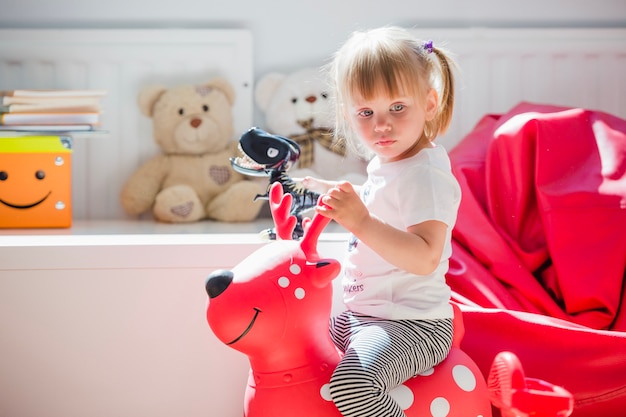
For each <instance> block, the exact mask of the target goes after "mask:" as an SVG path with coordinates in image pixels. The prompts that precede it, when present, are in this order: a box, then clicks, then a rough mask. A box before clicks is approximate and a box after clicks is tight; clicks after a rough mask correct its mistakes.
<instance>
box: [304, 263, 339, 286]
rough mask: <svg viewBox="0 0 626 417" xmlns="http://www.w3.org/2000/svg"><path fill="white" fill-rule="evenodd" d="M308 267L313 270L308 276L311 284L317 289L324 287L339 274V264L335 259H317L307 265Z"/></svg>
mask: <svg viewBox="0 0 626 417" xmlns="http://www.w3.org/2000/svg"><path fill="white" fill-rule="evenodd" d="M308 267H309V268H314V269H315V271H311V273H310V274H309V276H310V277H311V283H312V284H313V285H314V286H316V287H318V288H321V287H324V286H326V285H327V284H328V283H329V282H331V281H332V280H333V279H335V277H336V276H337V275H339V272H341V264H340V263H339V261H338V260H336V259H319V260H318V261H316V262H312V263H309V264H308Z"/></svg>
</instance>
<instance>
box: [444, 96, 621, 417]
mask: <svg viewBox="0 0 626 417" xmlns="http://www.w3.org/2000/svg"><path fill="white" fill-rule="evenodd" d="M450 157H451V160H452V165H453V170H454V173H455V175H456V176H457V178H458V179H459V182H460V183H461V187H462V189H463V199H462V202H461V208H460V211H459V218H458V221H457V225H456V227H455V230H454V233H453V244H454V252H453V257H452V259H451V268H450V273H449V274H448V282H449V284H450V286H451V287H452V289H453V291H454V293H455V298H456V299H457V301H458V302H459V303H460V304H461V307H462V309H463V310H464V312H465V313H466V314H465V315H464V317H465V325H466V336H465V339H464V342H463V349H464V350H465V351H466V352H468V353H469V355H470V356H472V358H474V359H475V360H476V361H477V362H478V364H479V366H480V367H481V370H483V372H484V373H485V375H486V374H487V372H488V369H489V366H490V365H491V361H492V360H493V358H494V357H495V354H497V353H498V352H499V351H502V350H510V351H512V352H514V353H516V354H517V355H518V357H519V358H520V360H521V361H522V365H523V366H524V368H525V370H526V375H527V376H528V377H532V378H540V379H544V380H546V381H548V382H551V383H555V384H557V385H562V386H564V387H565V388H567V389H569V390H570V391H571V392H572V394H574V397H575V401H576V406H575V411H574V414H573V416H575V417H582V416H585V417H586V416H589V417H591V416H598V415H602V416H604V417H607V416H615V417H617V416H622V415H624V414H623V413H624V411H623V410H626V333H625V332H626V308H621V307H622V304H623V300H624V298H625V297H626V285H624V281H625V278H626V273H625V270H626V121H624V120H621V119H619V118H617V117H614V116H611V115H609V114H606V113H602V112H597V111H590V110H584V109H572V108H563V107H555V106H548V105H536V104H529V103H522V104H520V105H518V106H516V107H515V108H514V109H512V110H511V111H510V112H508V113H507V114H504V115H487V116H485V117H484V118H483V119H482V120H481V121H480V122H479V123H478V124H477V126H476V127H475V129H474V130H473V131H472V132H470V134H468V135H467V136H466V137H465V138H464V139H463V140H462V141H461V143H460V144H459V145H457V147H455V148H454V149H453V150H452V151H451V152H450Z"/></svg>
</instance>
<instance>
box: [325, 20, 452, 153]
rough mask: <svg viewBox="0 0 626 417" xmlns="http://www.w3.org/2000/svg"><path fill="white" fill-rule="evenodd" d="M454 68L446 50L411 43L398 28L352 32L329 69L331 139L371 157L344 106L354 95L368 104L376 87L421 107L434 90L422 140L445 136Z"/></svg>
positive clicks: (416, 40) (450, 103) (409, 38)
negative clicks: (433, 108) (412, 98)
mask: <svg viewBox="0 0 626 417" xmlns="http://www.w3.org/2000/svg"><path fill="white" fill-rule="evenodd" d="M431 56H436V57H437V59H436V60H434V59H431ZM454 65H455V64H454V61H453V60H452V59H451V58H450V57H449V55H448V53H447V52H446V51H444V50H443V49H441V48H438V47H437V48H435V47H433V46H432V43H431V42H424V41H421V40H419V39H416V38H415V37H414V36H412V35H411V33H410V32H409V31H408V30H406V29H403V28H399V27H383V28H378V29H372V30H369V31H366V32H354V33H353V34H352V36H351V37H350V38H349V39H348V40H347V41H346V43H344V44H343V46H342V47H341V48H340V49H339V50H338V51H337V52H336V53H335V55H334V57H333V60H332V61H331V62H330V63H329V64H328V70H329V75H330V82H331V87H332V88H331V90H332V91H333V92H334V105H335V113H336V118H335V123H336V126H335V140H336V141H337V142H338V143H340V144H341V143H342V141H344V140H345V141H346V145H347V146H348V147H349V148H350V149H351V150H353V151H356V152H357V153H358V154H360V155H363V156H370V155H368V152H367V151H366V150H365V149H364V147H363V146H361V145H360V143H359V142H358V141H357V140H356V138H355V137H354V134H353V133H352V130H351V129H350V126H349V123H348V121H347V118H346V115H345V112H344V108H345V107H344V106H345V105H347V104H348V103H350V101H351V98H352V97H353V96H354V94H355V93H358V94H359V95H360V96H361V97H363V98H365V99H366V100H367V99H371V98H373V97H374V96H375V95H377V94H378V93H380V90H381V88H382V89H383V91H384V92H386V93H388V94H389V95H390V96H394V95H397V94H399V92H400V91H401V90H402V89H403V87H404V88H405V89H406V90H405V91H409V92H411V93H413V94H415V95H416V97H418V98H420V100H421V101H420V102H421V103H422V104H425V98H426V94H427V92H428V91H429V90H430V89H432V88H434V89H435V90H436V91H437V93H438V94H437V96H438V98H439V103H438V109H437V113H436V115H435V117H434V118H433V119H432V120H430V121H428V122H426V125H425V126H424V136H426V138H427V139H428V140H433V139H434V138H435V137H436V136H437V135H439V134H442V133H444V132H445V131H446V129H447V128H448V126H449V124H450V120H451V119H452V110H453V104H454V77H453V74H452V66H454Z"/></svg>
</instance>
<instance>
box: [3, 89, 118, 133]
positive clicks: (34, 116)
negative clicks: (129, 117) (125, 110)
mask: <svg viewBox="0 0 626 417" xmlns="http://www.w3.org/2000/svg"><path fill="white" fill-rule="evenodd" d="M105 95H106V91H104V90H11V91H0V131H15V132H74V131H89V130H93V129H94V128H96V127H97V126H99V125H100V121H101V120H100V117H101V113H102V111H101V99H102V97H104V96H105Z"/></svg>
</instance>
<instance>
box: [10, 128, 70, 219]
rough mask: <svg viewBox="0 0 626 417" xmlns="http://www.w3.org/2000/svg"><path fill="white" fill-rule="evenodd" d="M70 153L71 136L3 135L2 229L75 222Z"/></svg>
mask: <svg viewBox="0 0 626 417" xmlns="http://www.w3.org/2000/svg"><path fill="white" fill-rule="evenodd" d="M71 155H72V146H71V140H70V138H69V137H64V136H22V137H10V138H9V137H7V138H5V137H0V228H48V227H50V228H52V227H58V228H61V227H70V226H71V225H72V180H71V170H72V159H71Z"/></svg>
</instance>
